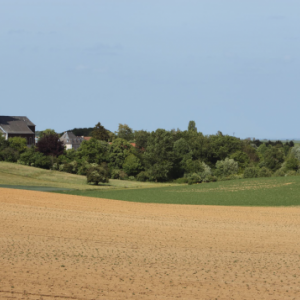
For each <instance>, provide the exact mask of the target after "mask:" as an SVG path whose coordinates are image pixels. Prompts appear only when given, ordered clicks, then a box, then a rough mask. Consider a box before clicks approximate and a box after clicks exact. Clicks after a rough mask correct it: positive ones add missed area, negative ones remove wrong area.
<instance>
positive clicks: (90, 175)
mask: <svg viewBox="0 0 300 300" xmlns="http://www.w3.org/2000/svg"><path fill="white" fill-rule="evenodd" d="M86 176H87V183H94V184H95V185H98V183H99V182H102V183H108V182H109V170H108V167H107V165H106V164H105V163H103V164H101V166H92V167H90V168H89V169H88V171H87V175H86Z"/></svg>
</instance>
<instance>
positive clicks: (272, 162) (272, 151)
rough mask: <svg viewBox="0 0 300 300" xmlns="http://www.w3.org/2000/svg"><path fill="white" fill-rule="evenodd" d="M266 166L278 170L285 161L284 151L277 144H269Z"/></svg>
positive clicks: (265, 157) (266, 153)
mask: <svg viewBox="0 0 300 300" xmlns="http://www.w3.org/2000/svg"><path fill="white" fill-rule="evenodd" d="M264 161H265V166H266V167H267V168H268V169H270V170H272V171H276V170H278V169H279V168H280V167H281V164H282V163H283V162H284V153H283V150H282V148H278V147H276V146H269V147H268V149H267V150H266V151H265V154H264Z"/></svg>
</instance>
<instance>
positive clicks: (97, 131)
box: [92, 122, 109, 142]
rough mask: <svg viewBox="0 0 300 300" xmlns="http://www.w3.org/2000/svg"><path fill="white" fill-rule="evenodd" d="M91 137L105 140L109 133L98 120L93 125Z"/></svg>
mask: <svg viewBox="0 0 300 300" xmlns="http://www.w3.org/2000/svg"><path fill="white" fill-rule="evenodd" d="M92 137H93V138H95V139H97V140H100V141H106V142H107V141H108V139H109V134H108V131H107V129H105V127H104V126H102V125H101V123H100V122H98V123H97V124H96V125H95V127H94V130H93V131H92Z"/></svg>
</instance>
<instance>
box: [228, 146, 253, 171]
mask: <svg viewBox="0 0 300 300" xmlns="http://www.w3.org/2000/svg"><path fill="white" fill-rule="evenodd" d="M230 158H232V159H234V160H235V161H237V162H238V164H239V167H240V169H242V170H243V169H245V168H246V167H247V166H248V164H249V161H250V159H249V156H248V155H247V154H246V153H245V152H243V151H240V150H239V151H236V152H234V153H233V154H231V155H230Z"/></svg>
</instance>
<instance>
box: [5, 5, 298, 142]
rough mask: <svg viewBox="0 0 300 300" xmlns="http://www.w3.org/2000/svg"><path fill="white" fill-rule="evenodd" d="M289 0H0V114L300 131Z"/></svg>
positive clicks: (245, 132)
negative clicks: (192, 123)
mask: <svg viewBox="0 0 300 300" xmlns="http://www.w3.org/2000/svg"><path fill="white" fill-rule="evenodd" d="M299 11H300V1H299V0H286V1H283V0H243V1H241V0H226V1H224V0H181V1H178V0H161V1H153V0H151V1H150V0H143V1H141V0H139V1H138V0H126V1H124V0H81V1H78V0H26V1H24V0H0V115H10V116H27V117H28V118H29V119H30V120H31V121H32V122H33V123H35V124H36V129H37V130H44V129H46V128H52V129H54V130H56V131H57V132H63V131H66V130H68V129H72V128H75V127H76V128H81V127H94V126H95V124H96V123H98V122H101V124H102V125H103V126H105V127H106V128H107V129H109V130H111V131H116V130H117V129H118V125H119V123H121V124H128V125H129V126H130V127H131V128H133V129H134V130H140V129H144V130H148V131H153V130H156V129H157V128H164V129H167V130H170V129H173V128H175V129H177V128H179V129H181V130H186V129H187V126H188V122H189V121H190V120H194V121H195V122H196V126H197V128H198V131H201V132H203V134H205V135H209V134H215V133H216V132H217V131H221V132H223V134H229V135H235V136H237V137H241V138H247V137H255V138H260V139H263V138H269V139H277V138H278V139H300V129H299V126H298V118H299V111H300V97H299V96H300V60H299V59H300V30H299V28H300V18H299Z"/></svg>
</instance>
